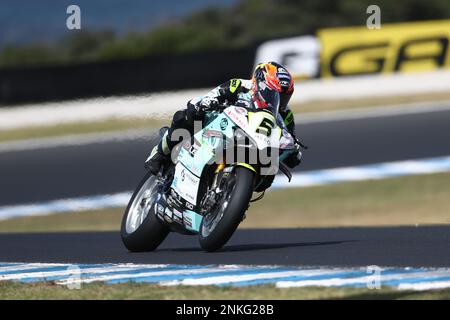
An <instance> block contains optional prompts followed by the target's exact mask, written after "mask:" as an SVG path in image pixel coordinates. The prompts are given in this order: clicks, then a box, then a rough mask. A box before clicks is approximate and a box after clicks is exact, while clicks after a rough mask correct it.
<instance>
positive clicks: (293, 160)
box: [283, 148, 303, 169]
mask: <svg viewBox="0 0 450 320" xmlns="http://www.w3.org/2000/svg"><path fill="white" fill-rule="evenodd" d="M302 156H303V154H302V153H301V151H300V150H299V149H298V148H297V152H293V153H291V154H290V155H289V156H288V157H287V158H286V159H284V161H283V162H284V163H285V164H286V165H287V166H288V167H289V168H291V169H292V168H295V167H296V166H298V165H299V164H300V163H301V162H302Z"/></svg>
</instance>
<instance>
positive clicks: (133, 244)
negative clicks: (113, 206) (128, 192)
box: [120, 172, 170, 252]
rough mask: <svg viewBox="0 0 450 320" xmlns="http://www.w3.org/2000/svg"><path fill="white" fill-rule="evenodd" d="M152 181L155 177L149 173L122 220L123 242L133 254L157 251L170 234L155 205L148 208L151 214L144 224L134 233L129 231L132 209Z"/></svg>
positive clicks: (121, 232)
mask: <svg viewBox="0 0 450 320" xmlns="http://www.w3.org/2000/svg"><path fill="white" fill-rule="evenodd" d="M150 179H155V176H153V175H152V174H151V173H150V172H148V173H147V174H146V175H145V176H144V178H143V179H142V180H141V182H140V183H139V185H138V187H137V188H136V190H135V191H134V193H133V195H132V197H131V199H130V201H129V202H128V206H127V208H126V210H125V213H124V215H123V218H122V225H121V228H120V234H121V237H122V242H123V244H124V245H125V247H126V248H127V249H128V250H130V251H132V252H142V251H153V250H155V249H156V248H157V247H158V246H159V245H160V244H161V242H163V241H164V239H165V238H166V237H167V235H168V234H169V232H170V230H169V228H168V227H166V226H165V225H163V224H162V223H161V222H160V221H159V220H158V218H157V217H156V215H155V213H154V210H153V206H154V204H153V205H150V206H149V208H147V210H148V211H149V212H148V213H147V215H146V217H145V218H144V220H143V221H142V223H141V224H140V225H139V226H138V227H137V228H136V229H135V230H133V231H132V232H130V231H127V221H128V216H129V214H130V209H131V207H132V206H133V203H134V202H135V200H136V201H140V200H139V199H136V197H138V196H139V195H140V194H141V192H142V189H143V187H144V185H145V184H146V183H148V182H149V181H150Z"/></svg>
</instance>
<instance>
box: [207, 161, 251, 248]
mask: <svg viewBox="0 0 450 320" xmlns="http://www.w3.org/2000/svg"><path fill="white" fill-rule="evenodd" d="M253 180H254V173H253V172H252V171H250V170H249V169H247V168H243V167H237V168H236V169H235V170H234V171H233V173H232V176H231V177H229V178H228V179H227V182H226V191H225V194H224V196H223V198H222V200H221V201H220V202H219V203H218V204H217V205H216V206H215V208H214V209H213V210H212V211H211V212H209V213H208V214H206V215H205V216H204V218H203V220H202V224H201V226H200V233H199V242H200V246H201V247H202V248H203V249H204V250H207V251H215V250H218V249H220V248H221V247H222V246H223V245H224V244H225V243H226V242H227V241H228V240H229V239H230V238H231V236H232V235H233V233H234V231H236V228H237V227H238V226H239V223H240V222H241V221H242V218H243V216H244V213H245V211H246V210H247V208H248V204H249V202H250V199H251V196H252V193H253Z"/></svg>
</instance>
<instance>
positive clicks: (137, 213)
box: [125, 176, 157, 234]
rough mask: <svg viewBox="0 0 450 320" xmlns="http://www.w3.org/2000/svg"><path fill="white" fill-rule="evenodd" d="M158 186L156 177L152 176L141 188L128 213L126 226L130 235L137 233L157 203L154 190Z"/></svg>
mask: <svg viewBox="0 0 450 320" xmlns="http://www.w3.org/2000/svg"><path fill="white" fill-rule="evenodd" d="M156 184H157V179H156V177H155V176H150V177H149V178H148V179H147V181H145V183H144V184H143V185H142V186H141V188H140V189H139V191H138V193H137V195H136V197H135V198H134V200H133V203H132V204H131V206H130V210H129V211H128V216H127V221H126V225H125V229H126V232H127V233H128V234H130V233H133V232H135V231H136V230H137V229H138V228H139V227H140V226H141V224H142V223H143V222H144V220H145V218H146V217H147V215H148V213H149V211H150V208H151V206H152V205H153V203H154V202H155V199H156V197H155V193H154V192H153V189H154V188H155V186H156Z"/></svg>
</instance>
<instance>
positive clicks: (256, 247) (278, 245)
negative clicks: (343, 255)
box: [157, 240, 356, 252]
mask: <svg viewBox="0 0 450 320" xmlns="http://www.w3.org/2000/svg"><path fill="white" fill-rule="evenodd" d="M355 241H356V240H346V241H323V242H299V243H270V244H267V243H259V244H242V245H233V246H225V247H224V248H222V249H221V250H218V251H216V252H240V251H257V250H272V249H284V248H294V247H310V246H326V245H336V244H342V243H349V242H355ZM157 251H175V252H188V251H203V250H202V249H201V248H199V247H191V248H175V249H160V250H157Z"/></svg>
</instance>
